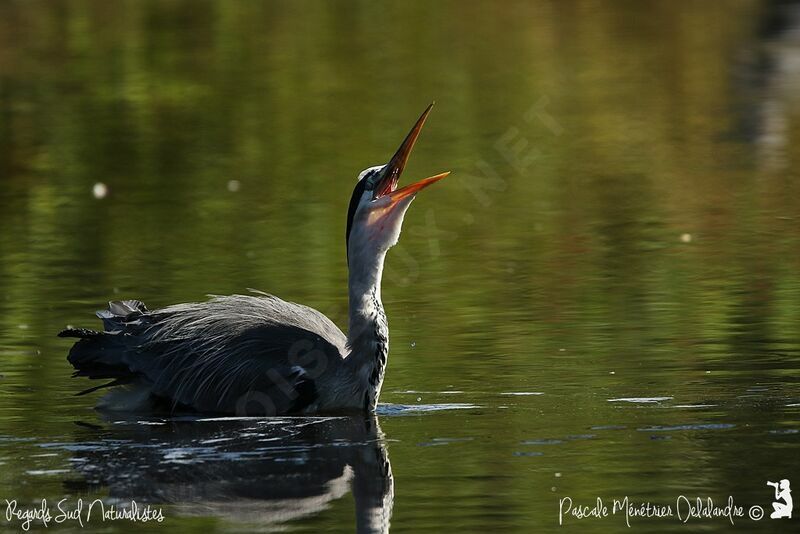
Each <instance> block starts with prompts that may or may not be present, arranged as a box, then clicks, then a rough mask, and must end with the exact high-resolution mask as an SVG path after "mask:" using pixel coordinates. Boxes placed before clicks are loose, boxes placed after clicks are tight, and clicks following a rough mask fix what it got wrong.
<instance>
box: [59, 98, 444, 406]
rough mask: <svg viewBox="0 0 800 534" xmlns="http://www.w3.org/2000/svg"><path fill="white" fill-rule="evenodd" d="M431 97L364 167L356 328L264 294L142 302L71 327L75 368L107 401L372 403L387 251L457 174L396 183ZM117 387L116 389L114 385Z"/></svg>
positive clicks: (352, 241) (350, 241) (382, 340)
mask: <svg viewBox="0 0 800 534" xmlns="http://www.w3.org/2000/svg"><path fill="white" fill-rule="evenodd" d="M432 106H433V104H431V105H430V106H428V108H427V109H426V110H425V111H424V112H423V113H422V115H421V116H420V118H419V119H418V120H417V122H416V124H415V125H414V127H413V128H412V129H411V131H410V132H409V134H408V135H407V136H406V138H405V140H404V141H403V143H402V144H401V145H400V148H399V149H398V150H397V152H396V153H395V154H394V156H392V158H391V160H390V161H389V163H387V164H386V165H380V166H377V167H370V168H368V169H366V170H365V171H363V172H362V173H361V174H360V175H359V177H358V182H357V184H356V186H355V189H354V190H353V194H352V197H351V199H350V204H349V208H348V214H347V232H346V240H345V242H346V247H347V251H346V252H347V264H348V272H349V274H348V289H349V328H348V333H347V335H346V336H345V334H344V333H343V332H342V331H341V330H340V329H339V328H338V327H337V326H336V325H335V324H334V323H333V322H332V321H331V320H330V319H328V318H327V317H326V316H325V315H323V314H322V313H320V312H318V311H317V310H314V309H312V308H309V307H307V306H303V305H301V304H295V303H292V302H286V301H284V300H281V299H279V298H278V297H275V296H272V295H268V294H266V293H260V292H255V294H250V295H231V296H215V297H212V298H211V299H210V300H208V301H206V302H194V303H187V304H177V305H173V306H169V307H166V308H163V309H158V310H153V311H150V310H148V309H147V308H146V307H145V305H144V304H143V303H142V302H141V301H138V300H123V301H115V302H110V303H109V305H108V309H106V310H102V311H99V312H97V316H98V317H99V318H100V319H101V320H102V322H103V331H95V330H89V329H85V328H70V327H68V328H67V329H65V330H63V331H62V332H60V333H59V336H60V337H73V338H80V339H79V341H77V342H76V343H75V344H74V345H73V347H72V349H71V350H70V352H69V356H68V360H69V362H70V363H71V364H72V366H73V367H74V368H75V372H74V373H73V376H82V377H88V378H90V379H104V380H108V382H106V383H103V384H102V385H100V386H96V387H92V388H89V389H87V390H85V391H82V392H81V393H79V394H84V393H89V392H91V391H95V390H98V389H102V388H107V387H113V388H112V389H111V390H110V391H109V393H108V394H107V395H106V396H105V397H104V398H103V399H102V400H101V401H100V403H99V405H98V407H100V408H105V409H109V410H140V409H164V408H166V409H168V410H171V411H195V412H214V413H229V414H237V415H282V414H312V413H329V412H354V411H355V412H373V411H374V410H375V407H376V405H377V403H378V396H379V394H380V390H381V385H382V383H383V377H384V373H385V370H386V362H387V357H388V353H389V327H388V324H387V320H386V314H385V312H384V309H383V305H382V303H381V276H382V273H383V265H384V259H385V257H386V253H387V251H388V250H389V249H390V248H391V247H392V246H393V245H395V244H396V243H397V240H398V238H399V236H400V230H401V226H402V224H403V218H404V216H405V213H406V210H408V207H409V205H410V204H411V202H412V201H413V200H414V198H415V196H416V194H417V193H418V192H419V191H420V190H422V189H423V188H425V187H427V186H429V185H431V184H433V183H434V182H437V181H438V180H441V179H442V178H444V177H445V176H447V175H448V174H449V172H445V173H441V174H437V175H435V176H431V177H429V178H425V179H423V180H420V181H418V182H416V183H413V184H410V185H407V186H405V187H401V188H398V187H397V183H398V180H399V178H400V174H401V173H402V172H403V169H404V167H405V165H406V162H407V161H408V158H409V155H410V154H411V150H412V148H413V147H414V143H415V142H416V140H417V138H418V137H419V134H420V131H421V130H422V127H423V125H424V124H425V120H426V119H427V117H428V114H429V113H430V111H431V107H432ZM117 386H118V387H117Z"/></svg>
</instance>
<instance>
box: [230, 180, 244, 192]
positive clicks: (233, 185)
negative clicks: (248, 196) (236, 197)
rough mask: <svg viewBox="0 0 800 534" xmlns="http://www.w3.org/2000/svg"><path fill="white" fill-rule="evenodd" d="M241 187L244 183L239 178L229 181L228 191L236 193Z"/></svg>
mask: <svg viewBox="0 0 800 534" xmlns="http://www.w3.org/2000/svg"><path fill="white" fill-rule="evenodd" d="M241 188H242V183H241V182H240V181H239V180H230V181H228V191H230V192H231V193H236V192H237V191H239V189H241Z"/></svg>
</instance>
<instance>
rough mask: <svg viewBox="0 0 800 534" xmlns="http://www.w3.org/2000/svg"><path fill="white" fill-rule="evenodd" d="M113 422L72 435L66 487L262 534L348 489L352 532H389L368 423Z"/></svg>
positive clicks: (383, 465) (381, 451) (386, 474)
mask: <svg viewBox="0 0 800 534" xmlns="http://www.w3.org/2000/svg"><path fill="white" fill-rule="evenodd" d="M115 423H116V424H114V425H113V426H112V427H110V428H109V429H101V430H89V431H88V432H90V433H91V434H90V435H89V436H85V435H82V436H81V441H83V442H87V441H88V442H89V443H83V444H81V447H76V448H74V449H73V451H74V452H72V454H73V456H74V465H75V467H76V469H77V470H78V471H80V473H81V475H82V478H81V479H79V480H70V481H68V482H67V483H66V484H67V486H68V489H70V490H71V491H73V492H78V493H81V492H85V491H87V490H100V489H103V488H107V489H108V492H109V497H110V498H112V499H120V500H122V501H130V500H135V501H137V502H138V503H139V504H140V505H142V504H149V505H153V506H159V505H162V504H163V505H169V506H170V508H169V510H170V511H174V512H177V513H179V514H182V515H192V516H216V517H224V518H226V519H228V520H230V521H235V522H237V523H245V524H248V525H253V526H256V525H257V526H258V527H259V528H262V529H265V530H269V529H274V528H276V527H278V526H279V525H283V524H285V523H287V522H289V521H293V520H298V519H301V518H304V517H308V516H311V515H313V514H316V513H319V512H320V511H322V510H324V509H325V508H327V507H328V506H330V505H331V503H332V501H335V500H336V499H339V498H340V497H342V496H344V495H345V494H346V493H347V491H348V490H352V492H353V497H354V500H355V507H356V525H357V531H358V532H388V530H389V519H390V517H391V513H392V504H393V497H394V486H393V479H392V471H391V466H390V464H389V457H388V453H387V450H386V446H385V445H384V443H383V441H382V434H381V432H380V428H379V427H378V422H377V419H376V418H375V417H374V416H367V417H366V418H365V417H362V416H352V417H325V418H284V417H281V418H274V419H259V420H256V419H248V420H238V421H237V420H233V421H231V420H228V421H224V420H214V419H211V420H203V419H199V420H198V419H193V420H191V421H175V420H167V421H164V422H163V424H154V422H152V421H150V422H144V423H147V424H142V423H143V422H136V421H135V420H131V421H130V423H129V424H128V422H126V421H115ZM94 433H98V434H99V435H97V436H95V435H93V434H94ZM164 512H165V515H166V514H167V513H168V511H167V510H165V511H164ZM248 528H249V527H248Z"/></svg>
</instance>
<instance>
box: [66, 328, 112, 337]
mask: <svg viewBox="0 0 800 534" xmlns="http://www.w3.org/2000/svg"><path fill="white" fill-rule="evenodd" d="M102 335H103V333H102V332H98V331H97V330H90V329H88V328H72V327H67V328H65V329H64V330H62V331H61V332H59V333H58V337H77V338H81V339H85V338H90V337H97V336H102Z"/></svg>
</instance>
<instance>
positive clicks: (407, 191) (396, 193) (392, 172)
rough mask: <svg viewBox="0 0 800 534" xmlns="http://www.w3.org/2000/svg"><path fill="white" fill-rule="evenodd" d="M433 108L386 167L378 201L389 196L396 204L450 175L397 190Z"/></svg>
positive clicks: (378, 186)
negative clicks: (412, 150) (398, 182)
mask: <svg viewBox="0 0 800 534" xmlns="http://www.w3.org/2000/svg"><path fill="white" fill-rule="evenodd" d="M432 107H433V103H431V105H430V106H428V108H427V109H426V110H425V111H424V112H423V113H422V115H421V116H420V118H419V119H417V123H416V124H415V125H414V127H413V128H411V131H410V132H408V135H407V136H406V138H405V141H403V144H402V145H400V148H398V149H397V152H395V154H394V156H392V159H391V160H390V161H389V164H388V165H386V167H384V169H383V176H381V178H380V181H379V182H378V185H377V187H375V198H376V199H377V198H380V197H383V196H388V197H389V198H390V199H391V203H392V204H394V203H395V202H397V201H399V200H401V199H403V198H406V197H408V196H413V195H415V194H416V193H417V192H418V191H420V190H422V189H424V188H426V187H428V186H429V185H431V184H432V183H434V182H438V181H439V180H441V179H442V178H444V177H445V176H447V175H448V174H450V173H449V172H443V173H441V174H437V175H436V176H431V177H430V178H425V179H423V180H420V181H419V182H415V183H413V184H410V185H407V186H405V187H401V188H400V189H397V181H398V180H399V179H400V174H401V173H402V172H403V169H404V168H405V166H406V162H407V161H408V157H409V156H410V155H411V149H413V148H414V143H416V142H417V137H419V133H420V132H421V131H422V127H423V126H424V125H425V119H427V118H428V114H430V112H431V108H432Z"/></svg>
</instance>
